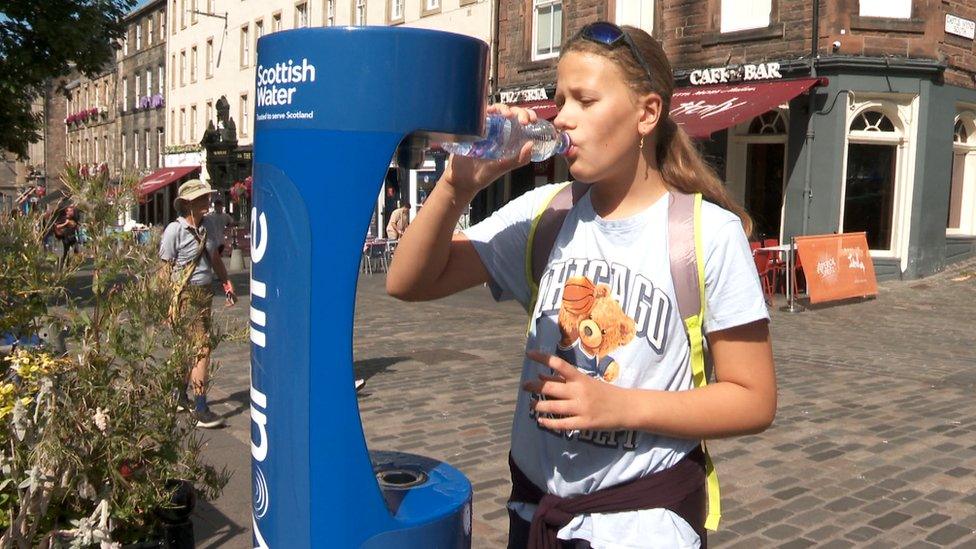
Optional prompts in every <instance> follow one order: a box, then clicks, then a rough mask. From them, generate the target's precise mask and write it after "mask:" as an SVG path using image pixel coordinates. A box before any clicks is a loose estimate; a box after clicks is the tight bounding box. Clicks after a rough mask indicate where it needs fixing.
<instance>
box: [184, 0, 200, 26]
mask: <svg viewBox="0 0 976 549" xmlns="http://www.w3.org/2000/svg"><path fill="white" fill-rule="evenodd" d="M183 1H184V2H188V3H189V4H190V24H191V25H196V24H197V0H183Z"/></svg>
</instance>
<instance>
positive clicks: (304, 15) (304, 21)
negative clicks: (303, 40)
mask: <svg viewBox="0 0 976 549" xmlns="http://www.w3.org/2000/svg"><path fill="white" fill-rule="evenodd" d="M307 26H308V2H302V3H300V4H295V28H296V29H303V28H305V27H307Z"/></svg>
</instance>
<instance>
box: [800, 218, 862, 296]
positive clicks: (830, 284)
mask: <svg viewBox="0 0 976 549" xmlns="http://www.w3.org/2000/svg"><path fill="white" fill-rule="evenodd" d="M796 248H797V253H799V254H800V264H801V265H803V274H804V276H806V280H807V295H809V296H810V303H822V302H824V301H835V300H838V299H847V298H851V297H865V296H869V295H878V281H877V280H876V279H875V277H874V263H873V262H872V261H871V254H870V253H869V252H868V241H867V238H866V236H865V233H844V234H826V235H817V236H798V237H796Z"/></svg>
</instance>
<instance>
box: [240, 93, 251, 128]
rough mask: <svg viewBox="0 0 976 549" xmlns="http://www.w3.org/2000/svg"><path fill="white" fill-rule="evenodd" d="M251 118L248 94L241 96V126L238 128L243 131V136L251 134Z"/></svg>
mask: <svg viewBox="0 0 976 549" xmlns="http://www.w3.org/2000/svg"><path fill="white" fill-rule="evenodd" d="M250 125H251V118H250V114H249V109H248V104H247V94H246V93H242V94H241V124H240V126H238V127H239V128H240V130H241V135H247V134H248V133H250Z"/></svg>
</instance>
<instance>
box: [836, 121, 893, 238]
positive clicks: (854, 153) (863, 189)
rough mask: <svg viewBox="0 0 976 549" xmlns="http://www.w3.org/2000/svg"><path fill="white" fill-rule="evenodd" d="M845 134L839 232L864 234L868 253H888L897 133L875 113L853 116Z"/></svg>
mask: <svg viewBox="0 0 976 549" xmlns="http://www.w3.org/2000/svg"><path fill="white" fill-rule="evenodd" d="M849 130H850V131H849V133H848V145H847V173H846V177H845V180H844V212H843V217H842V227H841V229H842V231H843V232H845V233H852V232H861V231H863V232H865V233H867V241H868V248H870V249H872V250H892V249H893V248H894V236H895V235H894V232H895V213H896V212H895V204H896V202H897V190H898V184H897V182H898V178H899V165H898V164H899V156H900V155H899V148H900V146H901V143H902V135H901V132H900V131H899V129H898V128H897V127H896V126H895V124H894V122H893V121H892V120H891V118H890V117H889V116H888V115H887V114H886V113H885V112H883V111H881V110H876V109H868V110H865V111H863V112H861V113H858V114H856V115H855V116H854V117H853V119H852V120H851V125H850V128H849Z"/></svg>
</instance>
